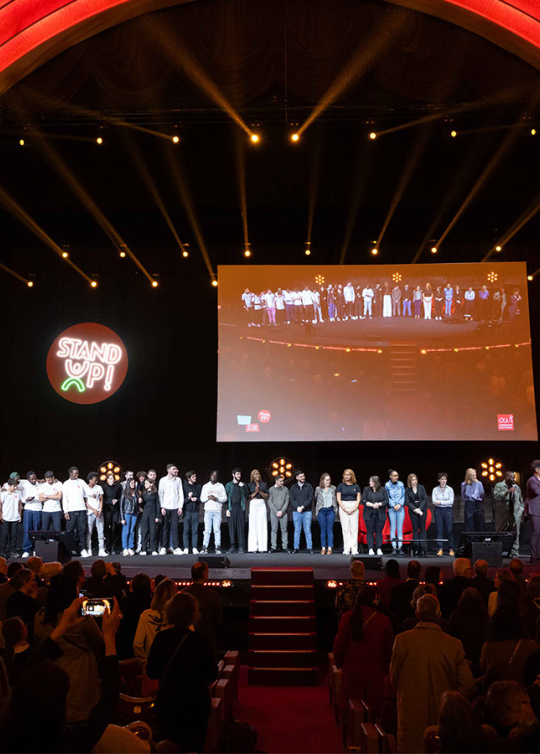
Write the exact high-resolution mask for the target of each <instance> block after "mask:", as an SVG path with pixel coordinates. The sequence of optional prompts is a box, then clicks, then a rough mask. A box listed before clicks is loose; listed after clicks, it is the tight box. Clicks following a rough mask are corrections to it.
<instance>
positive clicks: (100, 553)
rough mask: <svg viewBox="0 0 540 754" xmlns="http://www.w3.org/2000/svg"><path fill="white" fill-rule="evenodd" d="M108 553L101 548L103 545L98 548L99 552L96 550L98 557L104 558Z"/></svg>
mask: <svg viewBox="0 0 540 754" xmlns="http://www.w3.org/2000/svg"><path fill="white" fill-rule="evenodd" d="M108 554H109V553H108V552H106V551H105V550H104V549H103V547H101V548H100V550H99V552H98V556H99V557H100V558H106V557H107V555H108Z"/></svg>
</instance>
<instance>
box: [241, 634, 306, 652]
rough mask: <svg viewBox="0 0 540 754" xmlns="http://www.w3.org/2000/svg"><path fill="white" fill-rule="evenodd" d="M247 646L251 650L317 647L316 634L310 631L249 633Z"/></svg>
mask: <svg viewBox="0 0 540 754" xmlns="http://www.w3.org/2000/svg"><path fill="white" fill-rule="evenodd" d="M249 647H250V649H253V650H263V649H274V650H279V649H287V650H293V649H317V634H316V633H315V632H311V633H288V632H284V633H281V634H272V633H252V634H250V635H249Z"/></svg>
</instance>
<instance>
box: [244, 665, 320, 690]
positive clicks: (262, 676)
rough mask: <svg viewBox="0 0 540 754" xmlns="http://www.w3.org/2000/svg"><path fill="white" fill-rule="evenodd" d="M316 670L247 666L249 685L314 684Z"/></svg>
mask: <svg viewBox="0 0 540 754" xmlns="http://www.w3.org/2000/svg"><path fill="white" fill-rule="evenodd" d="M316 681H317V671H316V670H315V669H313V668H249V669H248V684H249V685H250V686H314V685H315V683H316Z"/></svg>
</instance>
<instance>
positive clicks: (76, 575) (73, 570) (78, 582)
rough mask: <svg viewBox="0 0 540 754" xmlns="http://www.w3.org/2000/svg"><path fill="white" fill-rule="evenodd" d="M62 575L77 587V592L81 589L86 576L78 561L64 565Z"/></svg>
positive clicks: (71, 561)
mask: <svg viewBox="0 0 540 754" xmlns="http://www.w3.org/2000/svg"><path fill="white" fill-rule="evenodd" d="M62 573H63V574H64V576H67V577H68V578H70V579H71V581H73V583H74V584H75V586H76V587H77V592H79V591H80V590H81V589H82V588H83V585H84V582H85V580H86V574H85V572H84V568H83V567H82V565H81V563H80V561H79V560H70V561H69V563H66V564H65V566H64V570H63V571H62Z"/></svg>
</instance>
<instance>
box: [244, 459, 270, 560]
mask: <svg viewBox="0 0 540 754" xmlns="http://www.w3.org/2000/svg"><path fill="white" fill-rule="evenodd" d="M248 492H249V525H248V551H249V552H267V550H268V519H267V515H266V502H265V501H266V500H268V485H267V484H266V482H263V481H262V476H261V472H260V471H259V470H258V469H253V471H252V472H251V474H250V475H249V484H248Z"/></svg>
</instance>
